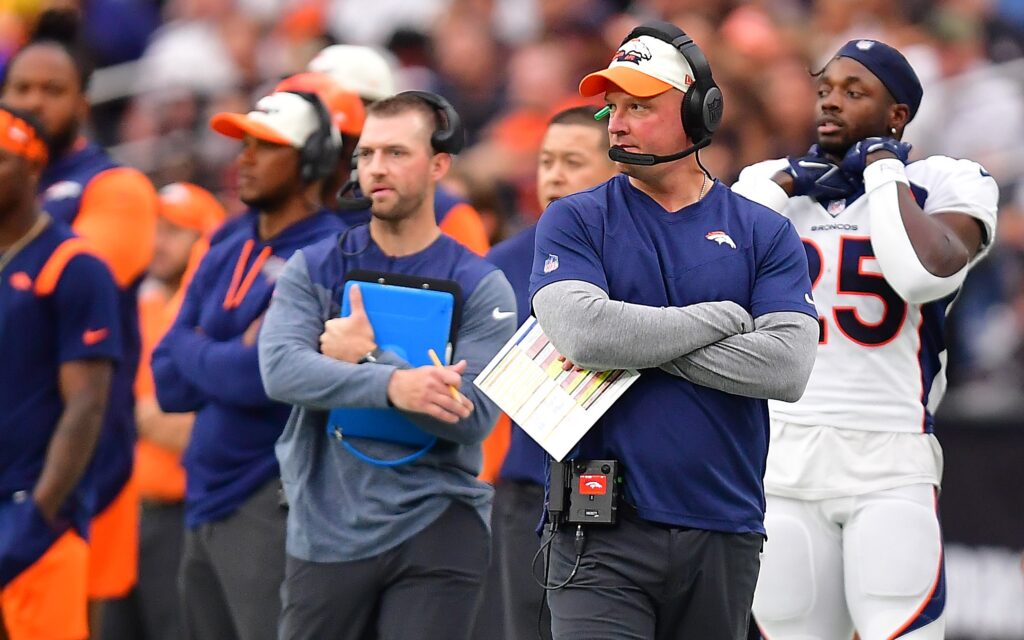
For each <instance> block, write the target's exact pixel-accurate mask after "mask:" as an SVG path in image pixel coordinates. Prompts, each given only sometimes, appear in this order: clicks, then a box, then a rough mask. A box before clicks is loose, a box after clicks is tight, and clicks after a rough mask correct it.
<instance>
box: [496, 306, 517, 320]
mask: <svg viewBox="0 0 1024 640" xmlns="http://www.w3.org/2000/svg"><path fill="white" fill-rule="evenodd" d="M514 315H516V312H515V311H502V310H501V307H494V311H491V317H492V318H494V319H495V320H504V319H505V318H511V317H513V316H514Z"/></svg>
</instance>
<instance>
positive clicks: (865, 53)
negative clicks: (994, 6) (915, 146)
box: [733, 40, 998, 640]
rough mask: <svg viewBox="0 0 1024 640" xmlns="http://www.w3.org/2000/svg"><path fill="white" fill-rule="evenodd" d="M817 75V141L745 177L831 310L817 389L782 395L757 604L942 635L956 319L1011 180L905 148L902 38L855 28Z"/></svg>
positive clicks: (823, 621)
mask: <svg viewBox="0 0 1024 640" xmlns="http://www.w3.org/2000/svg"><path fill="white" fill-rule="evenodd" d="M814 80H815V82H816V86H817V103H816V115H817V139H818V143H817V144H816V145H815V146H814V147H812V148H811V150H810V151H809V152H808V155H807V156H804V157H802V158H783V159H779V160H770V161H766V162H761V163H758V164H755V165H753V166H750V167H747V168H746V169H744V170H743V172H742V173H741V174H740V178H739V180H738V181H737V183H736V185H734V186H733V189H734V191H736V192H738V193H741V194H742V195H745V196H747V197H748V198H751V199H753V200H756V201H758V202H760V203H762V204H765V205H768V206H770V207H772V208H773V209H775V210H776V211H779V212H780V213H782V214H783V215H784V216H786V217H787V218H789V219H790V220H791V221H792V222H793V224H794V225H795V226H796V228H797V231H798V232H799V233H800V236H801V238H802V239H803V242H804V247H805V248H806V250H807V259H808V264H809V267H810V275H811V279H812V281H813V284H814V289H813V297H814V302H815V305H816V306H817V309H818V313H819V316H820V317H819V323H820V336H819V337H820V340H819V347H818V354H817V360H816V362H815V365H814V369H813V373H812V374H811V379H810V382H809V384H808V386H807V390H806V391H805V393H804V395H803V398H801V399H800V400H799V401H798V402H795V403H792V404H787V403H782V402H770V403H769V410H770V413H771V419H772V424H771V445H770V448H769V454H768V464H767V472H766V475H765V492H766V494H767V512H766V519H765V527H766V528H767V531H768V541H767V543H766V546H765V549H764V555H763V558H762V565H761V574H760V578H759V581H758V586H757V592H756V595H755V598H754V615H755V617H756V618H757V621H758V624H759V626H760V627H761V630H762V633H763V634H764V636H765V638H768V639H769V640H786V639H787V638H788V639H794V640H796V639H799V640H812V639H818V640H843V639H847V638H850V637H851V636H853V634H854V632H855V631H856V632H857V633H859V634H860V638H861V639H862V640H887V639H892V638H907V639H910V638H912V639H914V640H931V639H935V638H942V637H943V632H944V626H945V623H944V619H943V615H942V614H943V608H944V603H945V575H944V570H943V552H942V535H941V531H940V528H939V520H938V514H937V511H936V495H937V490H938V487H939V481H940V478H941V475H942V451H941V449H940V447H939V444H938V442H937V441H936V439H935V437H934V436H933V435H932V412H933V411H934V410H935V408H936V406H937V405H938V403H939V400H940V399H941V397H942V393H943V390H944V387H945V375H944V365H945V344H944V338H943V323H944V321H945V318H946V313H947V312H948V310H949V306H950V304H951V303H952V301H953V300H954V298H955V297H956V294H957V292H958V290H959V288H960V286H961V284H962V283H963V280H964V277H965V275H966V273H967V271H968V269H970V267H971V266H972V265H973V264H974V263H976V262H977V261H978V260H979V259H981V258H982V257H983V256H984V254H985V253H986V251H987V250H988V248H989V246H990V245H991V242H992V240H993V238H994V237H995V225H996V203H997V200H998V188H997V186H996V183H995V181H994V180H993V179H992V177H991V176H989V174H988V173H987V172H986V171H985V169H984V168H983V167H982V166H981V165H979V164H977V163H975V162H971V161H969V160H955V159H953V158H948V157H944V156H932V157H929V158H925V159H923V160H919V161H916V162H910V163H907V156H908V154H909V152H910V145H909V144H906V143H903V142H901V141H900V138H901V136H902V134H903V129H904V127H905V126H906V125H907V123H908V122H909V121H910V120H911V119H912V118H913V117H914V115H915V113H916V112H917V108H918V106H919V105H920V102H921V96H922V89H921V84H920V82H919V81H918V79H917V76H916V74H915V73H914V71H913V69H912V68H911V67H910V65H909V64H908V63H907V61H906V59H905V58H904V57H903V56H902V55H901V54H900V53H899V52H898V51H896V50H895V49H893V48H892V47H889V46H888V45H885V44H883V43H881V42H877V41H874V40H854V41H851V42H849V43H847V44H846V45H844V46H843V47H842V48H841V49H840V50H839V52H838V53H837V54H836V55H835V56H834V57H833V58H832V59H831V60H830V61H829V63H828V64H827V65H826V66H825V68H824V69H823V70H822V71H821V72H820V73H819V74H817V75H816V76H815V78H814Z"/></svg>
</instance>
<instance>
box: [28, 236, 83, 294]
mask: <svg viewBox="0 0 1024 640" xmlns="http://www.w3.org/2000/svg"><path fill="white" fill-rule="evenodd" d="M89 249H90V246H89V243H87V242H86V241H85V240H83V239H81V238H68V239H67V240H65V241H64V242H62V243H60V244H59V245H57V248H56V249H54V250H53V253H51V254H50V257H49V258H47V259H46V263H45V264H43V268H42V269H40V270H39V275H37V276H36V282H35V293H36V295H37V296H40V297H42V296H48V295H50V294H52V293H53V292H54V290H55V289H56V288H57V283H58V282H60V277H61V275H63V274H64V268H65V267H67V266H68V263H69V262H71V259H72V258H74V257H75V256H78V255H81V254H83V253H91V252H90V251H89Z"/></svg>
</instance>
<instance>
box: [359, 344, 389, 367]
mask: <svg viewBox="0 0 1024 640" xmlns="http://www.w3.org/2000/svg"><path fill="white" fill-rule="evenodd" d="M383 357H384V350H383V349H381V348H380V347H374V348H373V351H371V352H369V353H367V354H366V355H365V356H363V359H362V360H360V361H359V364H364V363H366V362H369V363H371V364H377V362H379V361H380V359H381V358H383Z"/></svg>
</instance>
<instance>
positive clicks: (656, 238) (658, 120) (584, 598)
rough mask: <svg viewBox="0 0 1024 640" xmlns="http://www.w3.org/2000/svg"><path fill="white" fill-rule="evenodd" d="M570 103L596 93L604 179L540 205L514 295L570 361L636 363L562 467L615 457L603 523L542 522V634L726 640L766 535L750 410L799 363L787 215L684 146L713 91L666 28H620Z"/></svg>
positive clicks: (715, 107)
mask: <svg viewBox="0 0 1024 640" xmlns="http://www.w3.org/2000/svg"><path fill="white" fill-rule="evenodd" d="M580 93H581V94H583V95H585V96H590V95H597V94H604V100H605V106H606V113H610V118H609V121H608V134H609V140H610V142H611V145H612V146H611V149H610V150H609V156H610V157H611V158H612V160H614V161H615V162H616V164H617V167H618V168H619V170H620V171H621V173H620V174H619V175H617V176H615V177H613V178H612V179H610V180H608V181H607V182H605V183H604V184H602V185H599V186H598V187H595V188H594V189H590V190H588V191H584V192H582V193H577V194H573V195H570V196H566V197H564V198H560V199H558V200H556V201H555V202H552V203H551V204H550V205H549V206H548V208H547V211H545V213H544V215H543V216H542V217H541V219H540V222H539V223H538V225H537V237H536V247H535V254H534V261H533V265H534V266H533V275H532V278H531V281H530V291H531V296H532V299H531V303H532V307H533V309H534V311H535V313H536V316H537V319H538V320H539V322H540V325H541V327H543V328H544V330H545V332H546V333H547V335H548V337H549V338H550V339H551V342H552V343H553V344H554V345H555V347H556V348H557V349H558V351H559V352H560V353H562V354H564V355H565V356H566V357H567V358H568V359H569V360H571V361H572V362H574V363H578V364H580V365H583V366H584V367H586V368H592V369H597V370H601V371H603V370H609V369H643V372H642V373H641V375H640V377H639V379H638V380H637V381H636V383H635V384H634V385H633V386H632V387H630V389H629V392H628V393H627V394H625V395H623V396H622V397H621V398H619V400H618V401H616V402H615V404H614V405H612V407H611V408H610V409H609V410H608V412H607V413H605V414H604V415H603V416H602V417H601V418H600V419H599V420H598V421H597V423H596V424H595V425H594V427H593V429H591V430H590V431H588V432H587V434H586V435H585V436H584V437H583V438H582V439H581V440H580V441H579V443H578V445H577V448H576V449H575V450H574V453H573V461H574V462H575V463H576V464H575V465H574V466H576V467H577V468H578V465H579V463H581V462H583V461H588V460H589V461H595V460H602V461H606V460H618V461H619V462H620V463H621V469H624V471H623V472H622V473H621V476H620V477H619V478H617V480H618V481H619V482H621V487H622V496H621V504H620V505H619V509H618V510H617V512H616V513H617V519H618V521H617V522H616V523H615V524H610V523H609V525H606V526H594V525H591V524H587V523H578V522H577V521H574V520H573V516H574V515H575V514H577V513H579V512H580V511H583V509H579V504H578V503H575V502H574V503H573V504H571V505H570V508H569V509H568V510H567V511H568V512H569V514H572V515H565V516H564V517H559V514H558V513H550V514H549V520H551V521H554V522H556V523H560V525H561V526H560V527H559V528H558V530H557V532H554V533H552V542H551V556H550V560H551V562H550V568H551V571H550V575H549V579H550V586H551V588H552V590H551V591H549V592H548V604H549V605H550V608H551V620H552V625H551V627H552V636H553V637H554V638H556V639H557V640H568V639H570V638H573V639H575V638H587V639H588V640H613V639H614V640H651V639H657V640H661V639H665V640H667V639H669V638H700V639H701V640H741V639H742V638H746V635H747V627H748V621H749V618H750V604H751V600H752V599H753V594H754V585H755V583H756V581H757V572H758V564H759V551H760V549H761V543H762V541H763V539H764V537H763V536H764V486H763V476H764V468H765V467H764V464H765V462H764V461H765V456H766V455H767V452H768V410H767V402H766V400H765V399H766V398H774V399H780V400H785V401H788V402H792V401H794V400H796V399H798V398H799V397H800V394H801V393H803V389H804V386H805V385H806V384H807V378H808V376H809V375H810V373H811V368H812V366H813V363H814V353H815V348H816V343H817V337H818V330H817V312H816V310H815V308H814V304H813V302H811V298H810V287H811V281H810V278H809V277H808V275H807V259H806V256H805V253H804V249H803V246H802V245H801V243H800V238H799V236H797V234H796V232H795V231H794V229H793V226H792V225H791V224H790V223H789V222H788V221H787V220H785V219H784V218H782V217H780V216H779V215H777V214H776V213H775V212H773V211H771V210H770V209H768V208H766V207H763V206H761V205H758V204H755V203H753V202H751V201H749V200H747V199H745V198H742V197H740V196H738V195H736V194H735V193H733V192H732V191H730V190H729V189H728V188H726V187H724V186H722V184H721V183H719V182H718V181H717V180H715V179H713V178H711V177H710V176H709V175H708V174H707V173H706V172H705V171H704V170H703V168H702V167H701V165H700V163H699V161H698V160H697V158H696V157H695V156H694V155H693V154H694V153H695V152H696V151H697V150H699V149H701V148H702V147H704V146H706V145H708V144H710V142H711V138H712V135H713V134H714V131H715V128H716V127H717V125H718V121H719V119H720V118H721V112H722V94H721V92H720V91H719V90H718V87H717V86H716V85H715V82H714V78H713V77H712V75H711V68H710V66H709V65H708V63H707V60H706V59H705V58H704V54H703V53H702V52H701V51H700V49H699V48H697V46H696V45H695V44H694V43H693V41H692V40H691V39H690V38H689V37H688V36H687V35H686V34H685V33H683V32H682V31H681V30H680V29H679V28H678V27H676V26H674V25H672V24H669V23H665V22H654V23H649V24H646V25H642V26H640V27H637V28H636V29H634V30H633V32H632V33H630V34H629V36H627V37H626V39H625V40H623V42H622V44H621V45H620V47H619V49H618V51H616V52H615V54H614V57H613V59H612V62H611V64H610V65H609V67H608V68H607V69H603V70H601V71H598V72H595V73H593V74H590V75H589V76H587V77H586V78H584V79H583V82H582V83H581V84H580ZM600 464H602V465H604V464H606V463H604V462H602V463H600ZM609 467H610V465H609ZM553 468H556V469H557V467H553ZM577 499H579V497H578V496H577ZM557 511H560V510H557ZM587 520H588V522H589V521H592V520H591V519H590V518H589V517H588V518H587ZM574 567H575V569H574ZM563 583H564V585H565V588H558V587H555V586H554V585H561V584H563ZM595 612H599V614H598V615H595Z"/></svg>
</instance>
